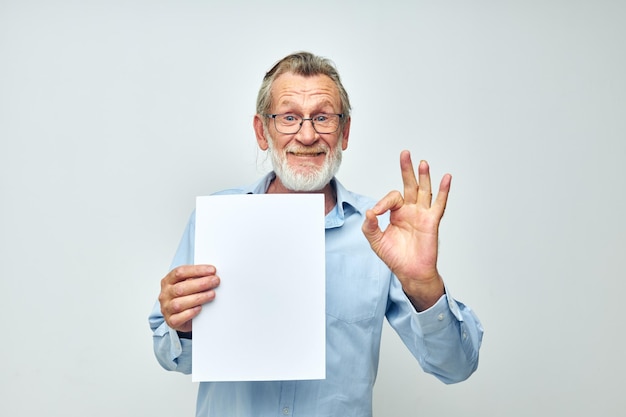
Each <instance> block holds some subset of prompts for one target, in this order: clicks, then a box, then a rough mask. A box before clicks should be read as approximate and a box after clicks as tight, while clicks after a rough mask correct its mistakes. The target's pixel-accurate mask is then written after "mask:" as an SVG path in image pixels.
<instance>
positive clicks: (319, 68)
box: [256, 52, 351, 126]
mask: <svg viewBox="0 0 626 417" xmlns="http://www.w3.org/2000/svg"><path fill="white" fill-rule="evenodd" d="M285 73H292V74H295V75H302V76H304V77H312V76H315V75H326V76H328V77H329V78H330V79H331V80H333V82H334V83H335V85H336V86H337V90H338V91H339V99H340V100H341V113H343V118H342V119H341V123H342V126H343V124H344V123H345V122H346V121H347V120H348V118H349V117H350V109H351V107H350V99H349V98H348V93H347V91H346V89H345V88H344V87H343V84H341V78H340V77H339V72H337V68H336V67H335V65H334V64H333V62H332V61H330V60H329V59H327V58H323V57H320V56H317V55H313V54H312V53H310V52H296V53H293V54H291V55H287V56H286V57H284V58H283V59H281V60H280V61H278V62H277V63H276V64H275V65H274V66H273V67H272V69H271V70H269V71H268V72H267V73H266V74H265V77H263V82H262V83H261V88H260V89H259V95H258V96H257V100H256V111H257V113H258V114H267V113H269V112H270V109H271V106H272V92H271V90H272V84H273V83H274V80H275V79H276V78H278V77H279V76H280V75H282V74H285Z"/></svg>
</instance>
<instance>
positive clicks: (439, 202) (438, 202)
mask: <svg viewBox="0 0 626 417" xmlns="http://www.w3.org/2000/svg"><path fill="white" fill-rule="evenodd" d="M451 185H452V175H450V174H446V175H444V176H443V178H442V179H441V183H440V184H439V191H438V192H437V198H436V199H435V203H434V207H435V208H436V209H437V211H438V212H440V216H443V212H444V211H445V210H446V205H447V204H448V195H449V194H450V187H451Z"/></svg>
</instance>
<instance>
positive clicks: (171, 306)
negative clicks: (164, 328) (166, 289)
mask: <svg viewBox="0 0 626 417" xmlns="http://www.w3.org/2000/svg"><path fill="white" fill-rule="evenodd" d="M214 299H215V291H213V290H210V291H204V292H198V293H194V294H190V295H186V296H184V297H177V298H174V299H172V300H171V301H170V302H169V303H168V304H166V305H164V306H163V310H165V313H166V315H169V316H172V315H175V314H181V313H184V312H185V311H187V310H193V309H195V308H196V307H200V306H202V305H203V304H206V303H208V302H209V301H213V300H214Z"/></svg>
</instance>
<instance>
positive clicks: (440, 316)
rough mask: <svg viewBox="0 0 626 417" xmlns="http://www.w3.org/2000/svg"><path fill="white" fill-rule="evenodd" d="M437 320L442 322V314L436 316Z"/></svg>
mask: <svg viewBox="0 0 626 417" xmlns="http://www.w3.org/2000/svg"><path fill="white" fill-rule="evenodd" d="M437 320H439V321H441V320H443V313H441V314H440V315H438V316H437Z"/></svg>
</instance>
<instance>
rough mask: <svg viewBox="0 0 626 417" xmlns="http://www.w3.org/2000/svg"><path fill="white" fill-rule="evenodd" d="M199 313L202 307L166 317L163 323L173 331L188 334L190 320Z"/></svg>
mask: <svg viewBox="0 0 626 417" xmlns="http://www.w3.org/2000/svg"><path fill="white" fill-rule="evenodd" d="M200 311H202V306H197V307H194V308H191V309H188V310H185V311H183V312H182V313H179V314H172V315H170V316H169V317H167V316H166V317H165V322H166V323H167V325H168V326H170V327H171V328H172V329H174V330H178V331H182V332H190V331H191V320H192V319H193V318H194V317H196V316H197V315H198V314H200Z"/></svg>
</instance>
